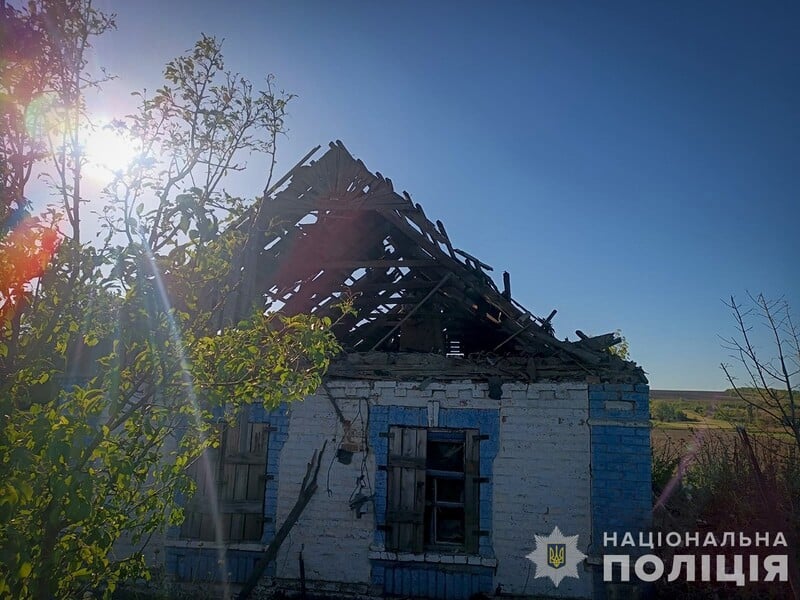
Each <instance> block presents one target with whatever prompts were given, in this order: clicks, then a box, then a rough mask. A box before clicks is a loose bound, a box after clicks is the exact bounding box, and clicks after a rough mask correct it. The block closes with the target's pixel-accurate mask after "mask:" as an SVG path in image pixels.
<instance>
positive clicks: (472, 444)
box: [464, 429, 481, 554]
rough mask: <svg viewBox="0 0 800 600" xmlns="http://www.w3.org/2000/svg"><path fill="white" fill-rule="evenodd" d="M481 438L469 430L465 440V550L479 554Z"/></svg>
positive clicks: (475, 432) (474, 431)
mask: <svg viewBox="0 0 800 600" xmlns="http://www.w3.org/2000/svg"><path fill="white" fill-rule="evenodd" d="M480 458H481V452H480V436H479V435H478V432H477V431H476V430H474V429H468V430H467V431H466V436H465V440H464V521H465V523H464V525H465V527H464V550H465V551H466V552H468V553H470V554H477V553H478V543H479V541H480V531H479V530H480V510H479V507H480V495H481V486H480V482H481V479H480V472H481V468H480Z"/></svg>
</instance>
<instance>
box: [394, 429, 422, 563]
mask: <svg viewBox="0 0 800 600" xmlns="http://www.w3.org/2000/svg"><path fill="white" fill-rule="evenodd" d="M426 451H427V431H426V430H425V429H421V428H414V427H391V428H390V429H389V457H388V460H387V470H388V473H387V475H388V481H387V507H386V525H387V531H386V548H387V550H395V551H397V550H400V551H405V552H422V551H423V550H424V540H425V460H426Z"/></svg>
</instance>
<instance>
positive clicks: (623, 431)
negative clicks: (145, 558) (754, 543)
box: [170, 381, 651, 598]
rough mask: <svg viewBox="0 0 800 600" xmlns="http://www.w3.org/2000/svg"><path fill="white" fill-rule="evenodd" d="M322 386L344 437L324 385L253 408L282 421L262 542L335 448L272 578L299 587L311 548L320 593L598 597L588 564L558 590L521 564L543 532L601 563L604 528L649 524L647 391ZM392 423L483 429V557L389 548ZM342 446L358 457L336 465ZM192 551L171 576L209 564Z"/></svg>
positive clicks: (275, 438)
mask: <svg viewBox="0 0 800 600" xmlns="http://www.w3.org/2000/svg"><path fill="white" fill-rule="evenodd" d="M327 389H328V391H329V392H330V396H331V398H332V399H333V401H335V403H336V405H337V407H338V409H339V411H340V412H341V413H342V416H343V418H344V419H345V420H346V421H348V422H350V427H349V428H348V430H349V434H348V435H345V429H344V427H343V426H342V423H341V421H340V418H339V416H337V411H336V409H335V408H334V405H333V403H332V402H331V398H329V397H328V395H327V392H325V391H324V390H322V389H321V390H320V391H319V392H318V393H317V394H316V395H314V396H311V397H309V398H307V399H306V400H304V401H302V402H295V403H292V404H291V405H289V406H284V407H282V408H281V409H280V410H278V411H274V412H273V413H272V414H271V415H267V413H264V412H263V410H261V412H259V410H260V409H259V408H258V407H257V408H254V412H253V415H252V419H254V420H262V419H263V420H266V419H268V420H269V422H270V423H272V424H273V426H274V428H275V432H274V433H273V434H272V437H271V438H270V445H269V456H268V462H267V475H271V476H272V479H269V478H268V480H267V490H266V498H265V507H264V510H265V516H266V517H267V519H268V520H267V522H266V524H265V528H264V538H263V539H262V543H267V542H268V541H269V539H271V537H272V536H273V535H274V532H275V529H276V527H277V526H280V524H281V523H282V522H283V521H284V520H285V519H286V516H287V515H288V513H289V511H290V510H291V508H292V506H293V505H294V502H295V500H296V498H297V495H298V492H299V489H300V484H301V481H302V479H303V476H304V474H305V472H306V465H307V463H308V461H309V460H310V459H311V456H312V454H313V452H314V450H315V449H318V448H321V447H322V445H323V443H324V442H325V441H326V440H327V442H328V445H327V450H326V452H325V456H324V458H323V461H322V467H321V469H320V473H319V480H318V485H319V489H318V491H317V493H316V494H315V496H314V497H313V498H312V500H311V501H310V503H309V505H308V506H307V507H306V510H305V512H304V513H303V514H302V515H301V517H300V519H299V521H298V523H297V525H296V526H295V527H294V529H293V530H292V532H291V533H290V535H289V537H288V538H287V539H286V541H285V542H284V544H283V547H282V548H281V551H280V553H279V555H278V558H277V561H276V562H275V565H274V567H273V568H271V569H270V571H268V573H267V575H268V576H271V577H275V578H276V579H277V580H278V581H279V582H281V583H284V584H290V585H296V581H297V580H298V579H299V576H300V570H299V556H300V552H301V551H302V554H303V560H304V565H305V574H306V579H307V582H308V585H309V587H310V588H311V589H315V588H316V589H319V590H326V591H337V590H339V591H349V592H354V591H355V592H368V591H371V592H373V593H384V594H395V595H407V596H418V595H427V596H430V597H434V598H467V597H469V596H470V595H471V594H472V593H475V592H478V591H483V592H489V593H491V592H493V591H494V590H495V589H496V588H497V586H502V590H503V591H504V592H506V593H511V594H525V595H536V594H541V595H548V596H558V597H589V596H592V595H593V591H594V593H595V594H599V593H602V592H601V591H600V592H598V590H600V588H601V587H602V586H599V584H598V581H599V579H600V576H599V575H597V574H593V573H592V572H591V569H588V568H586V567H585V566H584V565H581V566H579V569H578V570H579V574H580V575H581V577H580V579H574V578H565V579H563V580H562V582H561V583H560V585H559V586H558V588H555V587H554V586H553V584H552V583H551V581H550V580H549V579H548V578H541V577H540V578H537V577H535V575H536V567H535V566H534V565H533V563H531V562H530V561H529V560H528V559H527V558H526V555H527V554H528V553H530V552H531V551H533V549H534V547H535V538H534V536H535V535H549V534H550V533H551V532H552V530H553V528H554V527H555V526H558V527H559V529H560V530H561V531H562V533H564V534H565V535H569V536H573V535H578V536H579V539H578V547H579V549H580V550H582V551H583V552H585V553H586V554H589V555H590V556H594V557H597V556H599V554H598V551H599V545H601V544H602V533H603V532H604V531H612V530H637V531H638V529H639V528H641V527H644V526H646V525H647V524H649V516H650V506H651V504H650V492H649V489H650V470H649V469H650V454H649V422H648V420H647V419H648V416H649V415H648V407H647V398H648V390H647V388H646V386H637V387H634V386H620V385H616V386H615V385H587V384H585V383H566V384H535V385H527V384H504V385H503V387H502V398H501V399H500V400H496V399H491V398H489V397H488V385H487V384H482V383H472V382H468V381H465V382H451V383H447V384H445V383H429V384H427V385H425V384H420V383H413V382H394V381H377V382H367V381H331V382H329V383H328V385H327ZM262 413H263V414H262ZM392 425H406V426H418V427H439V428H468V429H478V430H479V432H480V433H481V434H483V435H486V436H488V439H485V440H483V441H481V442H480V444H481V446H480V448H481V451H480V452H481V453H480V474H481V476H482V477H487V481H486V482H485V483H482V484H481V490H480V507H479V508H480V519H479V520H480V529H481V530H484V531H486V532H488V535H483V536H481V537H480V545H479V550H478V553H477V554H476V555H474V556H463V555H461V556H459V555H447V554H439V553H430V552H428V553H425V554H422V555H418V556H417V555H411V554H402V553H399V554H398V553H392V552H387V551H386V548H385V546H384V539H383V532H382V531H381V530H380V529H378V526H380V525H383V524H385V517H386V513H385V511H386V471H384V470H381V469H379V468H378V467H380V466H382V465H385V464H386V458H387V450H388V446H387V439H386V437H384V436H382V435H381V434H382V433H384V434H385V433H386V432H388V430H389V427H391V426H392ZM338 448H345V449H348V448H349V449H350V450H351V451H352V452H353V453H352V455H351V456H349V457H348V456H346V455H345V456H341V457H340V458H341V460H338V459H337V456H336V451H337V449H338ZM348 458H349V464H345V463H347V461H348ZM359 494H360V495H362V496H374V502H367V503H365V504H364V505H363V511H362V513H363V514H361V515H360V516H359V514H358V512H357V511H354V510H352V509H351V508H350V505H349V504H350V501H351V500H352V499H353V498H354V497H356V496H357V495H359ZM192 550H193V549H192V548H185V549H179V550H178V551H177V552H176V551H173V552H172V553H171V556H170V558H171V559H172V561H171V562H172V567H173V569H172V570H173V571H177V570H184V571H185V569H194V568H195V567H196V568H197V569H199V570H201V571H202V570H203V569H204V568H205V570H208V569H209V568H211V567H210V566H209V565H210V563H209V561H210V560H211V556H210V555H209V553H208V550H203V551H195V552H193V551H192ZM256 550H257V549H253V551H254V552H255V551H256ZM252 557H253V554H252V553H249V552H238V551H237V552H232V553H229V558H228V570H229V572H231V574H232V575H233V573H234V572H235V573H236V575H235V576H232V577H231V578H232V579H240V578H241V577H243V576H245V575H247V573H248V571H249V568H252V561H251V559H252ZM193 561H194V562H193ZM201 563H202V564H201ZM193 565H194V566H193ZM243 565H244V566H243ZM184 576H185V573H184Z"/></svg>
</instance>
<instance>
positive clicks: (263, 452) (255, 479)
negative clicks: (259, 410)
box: [181, 414, 270, 542]
mask: <svg viewBox="0 0 800 600" xmlns="http://www.w3.org/2000/svg"><path fill="white" fill-rule="evenodd" d="M269 431H270V426H269V425H268V424H266V423H249V422H248V421H247V415H246V414H243V415H242V416H241V417H240V419H239V423H238V424H237V426H236V427H229V426H227V425H224V424H222V425H220V435H221V436H222V439H221V444H220V447H219V448H216V449H213V448H210V449H208V450H206V453H205V455H204V456H203V457H201V458H200V460H198V461H196V462H195V463H194V464H193V465H192V466H191V467H190V475H191V476H192V477H193V478H194V480H195V481H196V482H197V491H196V492H195V494H194V496H193V497H192V498H191V499H190V500H189V502H188V503H187V505H186V507H185V513H186V518H185V520H184V522H183V525H182V526H181V537H182V538H186V539H195V540H203V541H214V540H216V532H215V523H214V519H215V515H214V512H213V510H212V506H213V504H212V502H213V500H212V494H213V495H215V496H216V497H217V503H218V505H219V517H218V518H219V522H220V526H221V529H222V538H223V540H224V541H226V542H257V541H260V540H261V534H262V530H263V524H264V492H265V483H266V463H267V444H268V442H269Z"/></svg>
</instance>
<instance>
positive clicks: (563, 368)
mask: <svg viewBox="0 0 800 600" xmlns="http://www.w3.org/2000/svg"><path fill="white" fill-rule="evenodd" d="M318 150H319V148H316V149H314V150H312V152H310V153H309V154H308V155H306V157H305V158H304V159H303V160H302V161H301V162H300V163H298V165H297V166H295V168H293V169H292V170H291V171H290V172H289V173H288V174H287V175H286V176H285V177H283V178H282V179H281V180H280V181H279V182H278V183H277V184H276V185H275V186H273V191H269V192H268V193H266V194H265V196H264V199H263V200H262V201H261V202H260V203H259V204H257V205H256V206H255V207H254V209H253V210H252V211H251V212H250V213H248V214H247V215H246V217H245V219H244V220H243V221H242V222H241V223H240V224H239V228H243V229H247V230H249V231H253V230H256V231H258V232H260V234H261V235H263V239H262V240H260V241H259V244H258V246H259V249H260V255H259V256H258V257H256V258H255V259H254V260H255V261H256V262H255V263H254V265H253V266H254V267H255V268H254V269H252V270H249V269H248V270H249V272H250V273H252V276H250V277H248V278H247V279H248V281H247V283H246V285H247V286H248V287H249V292H248V294H247V296H248V297H250V298H264V301H265V303H266V308H267V309H268V310H270V309H271V310H280V311H281V312H283V313H285V314H290V315H292V314H300V313H314V314H317V315H327V316H331V317H332V318H334V319H336V318H337V317H339V316H340V312H339V309H338V308H337V304H338V303H339V302H340V301H342V300H344V299H351V300H352V303H353V306H354V308H355V309H356V311H357V314H356V315H346V316H344V317H343V318H342V319H340V320H339V322H338V323H337V324H336V325H335V326H334V332H335V334H336V336H337V338H338V340H339V341H340V343H341V345H342V347H343V349H344V350H345V352H346V353H347V355H346V356H345V357H344V358H343V359H342V360H341V361H340V362H339V364H338V365H333V366H332V372H333V373H339V374H340V375H346V374H348V373H351V374H353V376H355V375H356V374H360V375H363V376H366V375H368V374H370V373H371V374H373V375H375V374H376V373H377V374H378V375H381V374H382V373H386V375H387V376H394V377H398V378H402V376H403V373H404V372H405V371H407V372H408V373H407V375H410V374H412V373H414V372H416V373H419V372H420V369H422V370H423V371H424V370H425V369H424V368H423V367H424V366H425V365H427V370H429V371H431V372H435V373H441V372H443V371H448V372H449V373H450V374H451V375H453V376H455V375H457V374H462V376H463V378H468V376H469V374H472V375H477V376H491V375H493V374H495V375H497V374H500V375H503V376H505V377H513V378H515V379H518V380H527V381H541V380H553V381H559V380H580V381H587V380H588V381H598V382H599V381H603V382H606V381H613V382H624V383H644V382H646V381H647V380H646V378H645V376H644V373H643V371H642V369H641V368H640V367H638V366H636V365H635V364H634V363H632V362H629V361H625V360H622V359H619V358H618V357H616V356H613V355H611V354H610V353H609V352H608V351H607V349H608V348H609V347H611V346H613V345H614V344H616V343H617V342H619V338H617V337H616V336H615V335H614V334H605V335H601V336H597V337H589V336H586V335H584V334H582V333H581V332H576V334H577V335H578V337H579V338H580V339H579V340H578V341H574V342H569V341H562V340H559V339H558V338H556V337H555V335H554V331H553V327H552V324H551V319H552V317H553V316H554V314H555V312H556V311H552V312H551V313H550V315H549V316H548V317H544V318H543V317H540V316H536V315H534V314H533V313H532V312H530V311H528V310H527V309H525V308H524V307H523V306H521V305H520V304H518V303H517V302H516V301H515V300H514V299H513V298H512V297H511V294H510V289H509V287H510V285H509V279H508V276H507V274H504V275H505V277H504V286H503V287H504V289H503V290H502V291H501V290H500V289H498V287H497V285H496V284H495V282H494V281H493V280H492V278H491V277H490V275H489V272H491V271H492V268H491V267H490V266H489V265H486V264H485V263H483V262H481V261H480V260H479V259H478V258H476V257H474V256H472V255H471V254H469V253H468V252H465V251H463V250H459V249H457V248H455V247H454V246H453V243H452V242H451V240H450V237H449V236H448V234H447V231H446V229H445V227H444V225H443V224H442V222H441V221H438V220H437V221H436V222H435V224H434V223H433V222H431V221H430V220H429V219H428V218H427V217H426V215H425V212H424V211H423V209H422V207H421V206H420V205H419V204H415V203H414V202H413V201H412V199H411V197H410V196H409V195H408V194H407V193H406V192H403V193H402V194H398V193H397V192H395V190H394V187H393V185H392V182H391V180H390V179H388V178H385V177H383V176H382V175H381V174H380V173H377V172H376V173H372V172H370V171H369V170H368V169H367V168H366V167H365V166H364V163H362V162H361V161H360V160H357V159H355V158H353V156H352V155H351V154H350V153H349V152H348V151H347V149H346V148H345V147H344V145H343V144H342V143H341V142H338V141H337V142H336V143H331V144H330V147H329V149H328V150H327V152H325V153H324V154H323V155H322V156H321V157H320V158H319V159H317V160H310V158H311V156H313V154H314V153H315V152H316V151H318ZM261 241H263V244H261V243H260V242H261ZM374 353H379V354H374ZM394 353H417V354H416V357H414V356H411V355H409V354H394ZM419 353H423V355H422V356H420V354H419ZM420 359H422V360H420ZM403 365H405V367H403ZM337 369H338V370H337Z"/></svg>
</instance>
